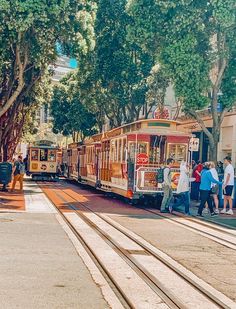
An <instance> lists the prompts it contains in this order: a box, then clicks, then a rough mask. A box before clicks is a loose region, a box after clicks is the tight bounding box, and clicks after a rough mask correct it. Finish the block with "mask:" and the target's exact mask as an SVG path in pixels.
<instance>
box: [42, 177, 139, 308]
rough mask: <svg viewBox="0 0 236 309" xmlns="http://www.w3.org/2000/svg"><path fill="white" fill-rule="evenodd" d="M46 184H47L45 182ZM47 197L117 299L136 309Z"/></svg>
mask: <svg viewBox="0 0 236 309" xmlns="http://www.w3.org/2000/svg"><path fill="white" fill-rule="evenodd" d="M44 183H46V182H44ZM39 185H40V184H39ZM54 185H55V184H54ZM45 194H46V193H45ZM46 195H47V194H46ZM47 197H48V198H49V200H50V201H51V202H52V204H53V206H54V207H55V209H56V211H57V213H58V214H59V215H60V216H61V218H62V219H63V220H64V222H65V223H66V224H67V226H68V227H69V228H70V230H71V231H72V232H73V234H74V235H75V237H76V238H77V239H78V240H79V242H80V243H81V244H82V246H83V248H84V249H85V251H86V252H87V253H88V255H89V257H90V258H91V260H92V261H93V262H94V263H95V265H96V266H97V268H98V269H99V271H100V272H101V274H102V275H103V277H104V279H105V280H106V281H107V283H108V284H109V286H110V287H111V288H112V290H113V292H114V293H115V295H116V296H117V298H118V299H119V301H120V302H121V304H122V305H123V307H124V308H125V309H135V308H134V306H133V305H132V304H131V303H130V301H129V299H128V298H127V297H126V295H125V294H124V293H123V291H122V290H121V289H120V288H119V286H118V285H117V284H116V282H115V281H114V280H113V278H112V276H111V275H110V273H109V272H108V271H107V270H106V267H105V265H103V263H102V262H101V261H100V260H99V259H98V258H97V256H96V254H95V252H94V251H93V249H92V248H91V247H89V246H88V245H87V243H86V242H85V241H84V239H83V237H81V235H80V234H79V233H78V231H77V230H76V228H75V227H74V226H73V224H72V223H71V222H70V220H68V219H67V217H66V216H65V215H64V213H63V212H62V211H61V210H60V209H59V208H58V207H57V205H56V204H55V203H54V202H53V201H52V200H51V198H50V197H49V196H48V195H47Z"/></svg>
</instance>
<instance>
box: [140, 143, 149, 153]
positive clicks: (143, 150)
mask: <svg viewBox="0 0 236 309" xmlns="http://www.w3.org/2000/svg"><path fill="white" fill-rule="evenodd" d="M138 153H147V143H142V142H138Z"/></svg>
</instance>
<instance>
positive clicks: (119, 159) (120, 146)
mask: <svg viewBox="0 0 236 309" xmlns="http://www.w3.org/2000/svg"><path fill="white" fill-rule="evenodd" d="M118 143H119V147H118V162H121V161H122V139H119V141H118Z"/></svg>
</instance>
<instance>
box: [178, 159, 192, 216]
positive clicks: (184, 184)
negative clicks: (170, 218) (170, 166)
mask: <svg viewBox="0 0 236 309" xmlns="http://www.w3.org/2000/svg"><path fill="white" fill-rule="evenodd" d="M176 193H177V194H180V196H181V201H182V203H181V204H184V206H185V214H186V215H190V212H189V206H190V193H189V170H188V166H187V163H186V162H184V161H182V162H181V165H180V176H179V182H178V186H177V191H176Z"/></svg>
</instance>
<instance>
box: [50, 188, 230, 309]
mask: <svg viewBox="0 0 236 309" xmlns="http://www.w3.org/2000/svg"><path fill="white" fill-rule="evenodd" d="M57 187H59V188H60V187H61V185H60V184H59V185H58V186H57ZM60 191H62V192H63V193H64V194H66V195H68V196H69V197H70V198H72V199H73V200H75V201H76V202H77V203H78V204H79V205H81V206H82V207H84V208H86V209H87V210H89V211H90V212H92V213H94V214H96V215H97V216H98V217H99V218H100V219H102V220H103V221H105V222H106V223H108V224H110V225H111V226H112V227H113V228H115V229H116V230H118V231H119V232H121V233H122V234H124V235H125V236H126V237H128V238H129V239H131V240H132V241H134V242H135V243H136V244H138V245H139V246H141V247H142V248H143V249H144V250H145V251H146V252H147V253H149V254H151V255H152V256H154V257H155V258H156V259H158V260H159V261H160V262H162V263H163V264H165V265H166V266H167V267H168V268H170V269H171V270H173V271H174V272H175V273H176V274H178V275H179V276H180V277H181V278H182V279H184V280H185V281H186V282H188V283H189V284H190V285H192V286H193V287H194V288H196V289H197V290H198V291H199V292H200V293H202V294H203V295H205V296H206V297H207V298H208V299H210V300H211V301H212V302H213V303H215V304H216V305H218V306H219V307H220V308H227V309H229V308H230V307H228V306H227V305H226V304H225V303H224V302H222V301H221V299H219V298H217V297H216V296H215V295H214V294H213V293H211V292H209V291H208V290H206V289H205V288H203V287H202V286H201V285H199V284H198V283H197V282H195V281H194V280H193V279H192V278H190V277H189V276H187V275H186V274H184V273H183V272H182V271H181V270H179V269H178V268H176V267H175V266H173V265H172V264H171V263H170V262H169V261H167V260H165V259H164V258H163V257H161V256H160V255H158V254H157V253H156V252H154V251H153V250H151V249H150V248H148V247H147V246H146V245H145V244H143V243H142V242H140V241H138V240H137V239H135V238H133V237H132V236H130V235H129V234H127V233H126V232H125V231H123V230H122V229H120V228H118V227H117V226H115V225H113V224H112V223H111V222H109V221H108V220H106V219H105V218H104V217H103V216H101V215H99V214H98V213H97V212H95V211H93V210H92V209H91V208H90V207H88V206H87V205H85V204H84V203H83V202H80V201H78V200H77V199H76V198H75V197H73V196H72V195H71V194H69V193H68V192H65V190H63V189H60ZM54 192H55V191H54ZM55 194H58V193H56V192H55ZM72 207H74V206H73V205H72ZM74 210H75V211H76V212H78V209H74ZM144 210H145V209H144ZM154 214H156V213H155V212H154ZM156 215H157V214H156ZM163 217H164V216H163ZM165 218H166V217H165ZM86 220H89V219H87V218H86ZM167 293H168V292H167ZM180 308H183V307H180Z"/></svg>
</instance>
